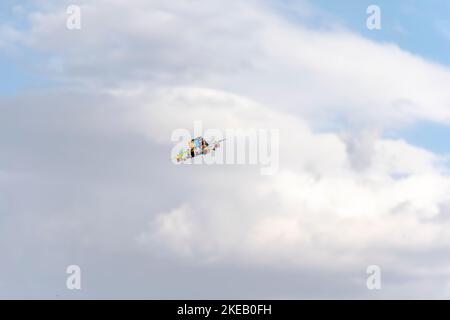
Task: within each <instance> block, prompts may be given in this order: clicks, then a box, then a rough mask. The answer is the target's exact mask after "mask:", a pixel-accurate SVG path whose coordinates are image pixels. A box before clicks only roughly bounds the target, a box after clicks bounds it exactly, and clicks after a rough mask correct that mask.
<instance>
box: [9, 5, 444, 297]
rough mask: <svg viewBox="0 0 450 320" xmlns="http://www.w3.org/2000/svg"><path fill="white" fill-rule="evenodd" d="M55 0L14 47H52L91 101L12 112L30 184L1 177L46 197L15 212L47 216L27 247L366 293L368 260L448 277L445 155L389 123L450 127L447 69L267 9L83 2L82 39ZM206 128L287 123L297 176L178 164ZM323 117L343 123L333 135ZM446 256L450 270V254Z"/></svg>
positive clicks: (16, 105) (52, 63)
mask: <svg viewBox="0 0 450 320" xmlns="http://www.w3.org/2000/svg"><path fill="white" fill-rule="evenodd" d="M49 3H50V4H53V5H48V6H46V9H45V10H42V11H41V12H33V13H32V14H31V15H30V22H31V28H30V30H25V31H18V30H14V31H12V30H10V31H8V32H9V34H12V35H14V36H13V37H9V38H7V42H9V43H14V42H15V43H21V44H24V45H27V46H28V47H29V48H31V49H33V50H38V51H40V52H45V53H48V54H50V55H51V56H52V59H49V60H48V61H46V63H47V72H48V73H49V74H51V75H52V76H55V77H56V78H58V79H64V80H65V81H68V83H70V84H71V85H73V84H75V83H76V84H77V85H78V86H77V87H76V88H78V89H80V88H81V90H80V91H81V93H78V94H77V93H74V92H73V91H75V90H69V89H66V91H57V90H55V92H54V93H53V94H51V95H49V96H48V97H43V96H32V97H31V98H30V97H29V96H24V97H18V98H16V99H13V100H12V101H3V102H2V103H4V104H5V105H8V107H4V108H2V109H0V112H2V113H3V116H2V117H0V123H1V124H2V126H0V127H1V128H2V129H3V130H5V131H6V130H7V131H8V133H9V135H10V136H11V137H12V139H11V141H10V140H5V139H6V138H5V137H6V134H5V135H1V136H2V137H3V138H1V139H2V140H1V142H2V144H3V146H4V148H3V149H4V150H7V151H8V152H7V154H8V156H7V157H6V160H7V161H5V162H4V164H2V166H4V167H3V168H1V167H0V170H7V171H12V172H20V173H22V174H25V176H26V180H25V181H23V180H20V179H18V180H14V182H12V181H6V182H5V181H2V182H0V183H1V186H2V187H3V188H6V186H14V188H12V189H11V188H10V189H8V190H10V191H9V193H8V194H10V197H11V198H12V199H15V201H17V199H19V198H20V197H19V196H18V194H19V191H18V190H20V189H21V188H20V187H21V186H22V189H23V192H24V193H25V197H28V199H29V200H30V204H29V207H28V205H27V204H23V205H22V206H19V209H18V208H17V207H16V208H15V207H14V205H13V204H8V206H7V208H6V209H7V210H11V212H14V210H17V213H16V215H17V217H15V216H8V218H7V219H5V221H6V222H7V223H9V224H13V223H16V224H18V225H21V226H23V225H27V222H26V221H27V218H26V217H28V215H32V213H33V212H37V214H38V217H40V219H38V218H37V216H36V215H34V216H33V217H34V219H33V220H32V222H33V223H34V224H35V226H34V227H35V229H33V230H36V231H35V232H31V233H30V234H29V235H28V237H27V238H25V239H22V240H21V241H24V242H26V244H27V245H28V248H35V245H36V243H39V240H40V241H41V243H42V245H43V246H45V245H50V243H51V242H52V240H53V239H59V240H61V239H62V240H66V242H64V241H62V242H63V243H70V245H71V246H74V247H76V248H81V249H80V250H88V251H89V250H94V251H95V250H99V251H100V252H102V253H105V252H106V253H111V252H112V253H116V254H117V255H124V256H128V255H138V256H139V255H144V256H145V257H148V256H150V257H152V258H153V257H156V256H159V255H160V254H162V255H164V254H165V255H168V256H170V257H172V258H173V259H174V261H176V262H177V263H180V261H182V262H186V261H189V263H190V264H191V265H195V266H197V267H199V268H201V267H204V266H205V265H207V266H216V267H220V266H227V265H234V266H246V267H249V268H250V269H252V270H253V269H254V268H259V267H266V268H269V269H271V270H279V269H280V268H285V269H289V270H291V271H292V272H294V271H295V272H300V273H301V272H307V271H309V270H320V271H321V272H323V273H322V275H323V276H324V277H326V276H328V275H330V274H333V273H334V272H344V271H345V272H347V273H346V278H345V279H346V280H348V282H349V283H353V282H352V281H353V277H355V275H351V272H352V271H353V270H365V267H366V266H367V263H369V264H373V263H377V264H380V265H381V266H382V267H384V266H385V267H386V268H388V269H391V270H395V271H396V272H398V273H402V272H404V273H405V274H406V276H407V277H411V279H412V280H411V281H413V283H420V281H422V278H421V277H424V276H430V275H431V274H433V272H435V271H436V269H437V267H435V266H429V268H425V270H424V267H423V262H422V258H423V257H424V256H426V255H427V252H428V251H433V250H436V251H439V250H444V249H447V248H448V246H449V245H450V239H449V233H448V232H447V231H446V230H447V229H448V222H447V221H445V219H441V220H440V218H441V217H442V215H443V214H444V212H443V211H444V210H445V208H446V206H447V205H448V203H450V197H449V195H450V192H449V191H450V178H449V176H448V173H447V170H446V168H445V166H444V165H443V161H444V159H442V158H441V157H440V156H438V155H436V154H433V153H431V152H429V151H426V150H423V149H421V148H418V147H415V146H412V145H410V144H408V143H406V142H405V141H402V140H394V139H387V138H385V137H383V130H384V129H385V128H398V127H399V126H402V125H405V124H407V123H409V122H412V121H418V120H431V121H438V122H444V123H448V122H449V120H450V93H448V90H446V89H447V87H448V86H449V85H450V71H449V70H448V69H447V68H445V67H443V66H439V65H435V64H432V63H430V62H427V61H425V60H424V59H422V58H420V57H418V56H415V55H413V54H411V53H408V52H405V51H403V50H401V49H400V48H398V47H397V46H395V45H393V44H379V43H374V42H371V41H368V40H366V39H363V38H361V37H359V36H356V35H354V34H351V33H350V32H348V31H343V30H336V29H331V30H328V31H315V30H311V29H309V28H307V27H305V26H303V25H302V24H301V23H300V24H294V23H292V22H287V21H286V20H285V18H284V17H283V16H282V15H280V14H276V13H273V12H271V11H270V10H269V7H268V6H266V5H265V4H264V3H262V2H256V1H250V2H246V3H242V2H240V1H208V2H207V3H206V2H200V1H179V2H176V3H172V2H171V3H168V2H166V1H144V0H135V1H132V2H131V1H119V0H114V1H106V0H100V1H96V2H87V1H81V3H80V5H81V7H82V19H83V26H82V30H81V31H80V32H77V31H72V32H71V31H68V30H67V29H66V28H65V10H63V5H64V4H60V3H56V2H49ZM131 4H132V5H131ZM5 30H6V29H5ZM36 105H37V106H39V108H33V106H36ZM24 115H26V117H24ZM341 116H342V118H341V120H336V118H339V117H341ZM24 119H25V120H24ZM195 120H202V121H203V123H204V125H205V129H206V128H219V129H227V128H279V129H280V134H281V145H280V148H281V150H280V171H279V174H277V175H275V176H269V177H264V176H261V175H259V171H257V170H253V168H251V167H249V166H244V167H240V166H211V167H199V166H177V167H175V166H173V165H172V164H171V161H170V149H171V147H172V142H171V141H170V140H169V139H170V136H171V135H170V134H171V132H172V130H174V129H176V128H187V129H190V126H192V124H193V121H195ZM323 124H326V125H327V126H328V128H333V129H335V128H339V130H331V129H330V130H328V131H327V132H322V133H318V132H316V131H315V128H316V127H321V126H323ZM22 127H25V128H26V131H25V132H24V131H23V130H21V128H22ZM341 128H345V130H344V131H345V132H344V133H342V132H341V130H340V129H341ZM30 145H33V146H34V148H33V149H32V150H30V149H29V148H30ZM225 147H226V146H225ZM31 158H32V159H33V162H31V161H30V160H29V159H31ZM27 179H29V180H27ZM32 182H34V183H32ZM61 186H63V187H61ZM36 194H38V195H40V197H38V198H39V199H36V197H37V196H36ZM55 194H56V195H58V196H55ZM56 197H58V199H55V198H56ZM57 212H61V215H58V214H57ZM28 227H29V226H28ZM59 229H61V230H59ZM27 230H28V229H27ZM40 231H42V232H43V233H44V232H45V236H42V235H39V233H40ZM6 235H7V236H8V237H10V238H13V239H16V237H17V235H15V234H12V233H11V232H8V233H3V234H2V235H1V237H6ZM6 240H8V239H6ZM5 243H6V241H5ZM52 246H53V245H52ZM54 246H55V247H56V248H59V247H58V246H57V245H54ZM92 248H94V249H92ZM59 249H60V248H59ZM140 250H142V251H140ZM75 251H76V250H75ZM9 254H12V253H9ZM155 259H157V258H155ZM435 259H438V260H439V262H440V263H441V264H440V266H439V268H440V270H441V272H442V274H443V275H448V263H449V261H448V259H447V258H446V257H445V256H444V257H441V256H439V257H435ZM350 270H351V271H350ZM406 276H405V277H406ZM414 281H415V282H414ZM393 286H395V289H392V290H391V291H389V290H388V291H387V293H386V295H389V294H393V293H392V292H395V290H397V289H398V288H399V287H401V285H398V284H393ZM319 287H320V286H319ZM317 290H318V291H317V292H319V291H320V288H318V289H317ZM398 290H400V291H398V292H397V293H396V294H400V295H401V294H406V293H405V291H402V290H401V289H398ZM431 291H432V290H431ZM319 293H320V292H319Z"/></svg>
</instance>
